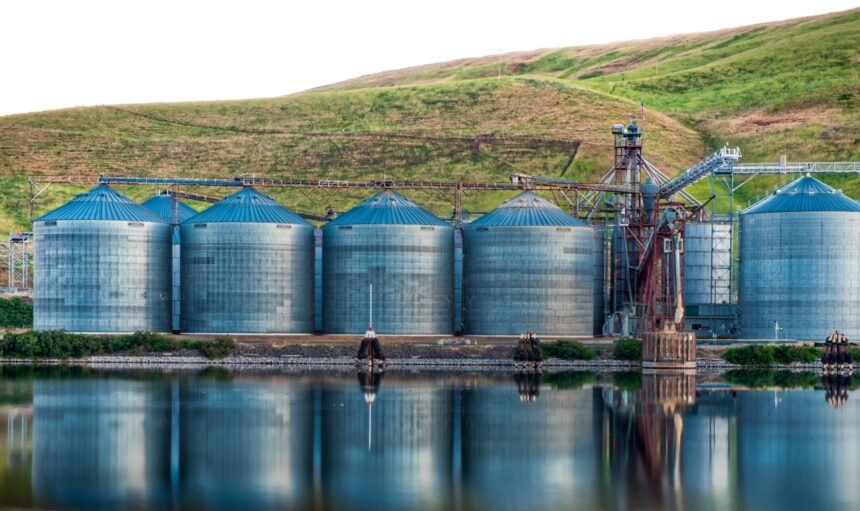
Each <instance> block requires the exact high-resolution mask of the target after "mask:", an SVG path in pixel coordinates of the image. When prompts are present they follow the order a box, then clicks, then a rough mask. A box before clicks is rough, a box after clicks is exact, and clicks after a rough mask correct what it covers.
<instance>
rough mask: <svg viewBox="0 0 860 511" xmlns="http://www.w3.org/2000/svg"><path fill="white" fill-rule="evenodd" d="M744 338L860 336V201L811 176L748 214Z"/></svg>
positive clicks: (743, 230)
mask: <svg viewBox="0 0 860 511" xmlns="http://www.w3.org/2000/svg"><path fill="white" fill-rule="evenodd" d="M740 245H741V246H740V257H741V274H740V302H739V306H740V326H741V335H742V336H743V337H745V338H759V339H772V338H775V337H781V338H789V339H807V340H821V339H824V338H825V337H826V336H827V334H828V333H830V332H832V331H833V330H839V331H841V332H843V333H845V334H846V335H847V336H848V338H849V339H856V338H858V337H860V314H858V313H857V311H858V310H860V203H858V202H857V201H855V200H853V199H850V198H848V197H846V196H845V195H843V194H842V192H840V191H837V190H834V189H833V188H831V187H829V186H827V185H825V184H824V183H822V182H821V181H819V180H817V179H815V178H813V177H811V176H804V177H801V178H800V179H798V180H796V181H794V182H792V183H791V184H789V185H787V186H785V187H783V188H782V189H780V190H779V191H777V192H776V193H775V194H774V195H772V196H770V197H769V198H767V199H765V200H763V201H761V202H759V203H757V204H754V205H753V206H751V207H750V208H748V209H746V210H745V211H743V212H742V213H741V221H740Z"/></svg>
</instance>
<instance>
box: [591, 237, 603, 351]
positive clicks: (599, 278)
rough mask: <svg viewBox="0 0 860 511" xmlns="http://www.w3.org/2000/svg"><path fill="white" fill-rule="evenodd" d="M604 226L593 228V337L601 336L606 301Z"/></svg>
mask: <svg viewBox="0 0 860 511" xmlns="http://www.w3.org/2000/svg"><path fill="white" fill-rule="evenodd" d="M605 286H606V226H604V225H596V226H594V299H593V300H594V330H593V332H592V333H593V334H594V335H603V323H604V321H605V319H606V317H605V308H606V307H605V303H604V302H605V300H606V289H605Z"/></svg>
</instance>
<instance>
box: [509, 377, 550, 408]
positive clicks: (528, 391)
mask: <svg viewBox="0 0 860 511" xmlns="http://www.w3.org/2000/svg"><path fill="white" fill-rule="evenodd" d="M514 381H516V382H517V392H518V393H519V394H520V401H522V402H523V403H532V402H534V401H537V399H538V396H540V384H541V381H543V373H541V372H532V371H529V372H516V373H514Z"/></svg>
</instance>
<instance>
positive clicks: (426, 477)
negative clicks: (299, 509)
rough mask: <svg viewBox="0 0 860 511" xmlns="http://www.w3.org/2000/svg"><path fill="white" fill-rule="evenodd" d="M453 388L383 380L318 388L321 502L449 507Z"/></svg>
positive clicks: (362, 506) (343, 505) (339, 505)
mask: <svg viewBox="0 0 860 511" xmlns="http://www.w3.org/2000/svg"><path fill="white" fill-rule="evenodd" d="M452 400H453V398H452V391H451V390H448V389H443V388H441V387H440V388H428V387H427V386H421V387H409V386H402V385H401V386H397V387H396V388H395V387H393V386H390V385H388V386H387V384H386V382H385V381H383V382H382V385H381V387H380V389H379V392H378V394H377V395H376V400H375V402H374V403H373V407H372V408H370V407H368V405H367V404H366V403H365V399H364V397H363V395H362V393H361V391H360V390H359V388H357V387H356V388H350V389H344V388H339V387H333V388H323V392H322V406H321V408H322V421H321V422H322V428H321V430H322V435H321V446H322V456H321V467H322V474H321V475H322V486H323V495H324V497H323V498H324V499H325V503H324V508H325V509H355V510H365V509H366V510H377V511H381V510H403V509H440V510H441V509H452V502H451V500H450V499H451V493H452V489H451V483H452V481H453V479H454V478H453V474H452V466H453V463H452V457H453V449H452V435H453V427H452V414H451V407H452Z"/></svg>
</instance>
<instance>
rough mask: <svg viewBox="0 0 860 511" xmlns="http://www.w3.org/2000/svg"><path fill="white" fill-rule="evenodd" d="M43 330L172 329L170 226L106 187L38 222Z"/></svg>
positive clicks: (37, 300)
mask: <svg viewBox="0 0 860 511" xmlns="http://www.w3.org/2000/svg"><path fill="white" fill-rule="evenodd" d="M33 233H34V238H35V244H36V247H35V254H34V256H35V257H34V270H35V277H36V280H35V286H34V293H33V294H34V304H35V305H34V311H33V315H34V318H33V327H34V329H36V330H67V331H70V332H134V331H149V332H167V331H169V330H170V318H171V313H170V302H171V300H170V279H169V276H170V258H171V232H170V224H168V223H167V222H165V221H164V220H163V219H162V218H161V217H159V216H158V215H156V214H155V213H153V212H152V211H150V210H148V209H146V208H144V207H141V206H140V205H138V204H136V203H134V202H133V201H132V200H130V199H128V198H126V197H124V196H123V195H121V194H120V193H118V192H116V191H115V190H113V189H111V188H110V187H108V186H105V185H100V186H97V187H96V188H93V189H92V190H90V191H89V192H87V193H84V194H81V195H78V196H77V197H75V198H74V199H73V200H72V201H70V202H68V203H66V204H65V205H63V206H60V207H59V208H57V209H55V210H53V211H51V212H50V213H48V214H46V215H44V216H42V217H40V218H37V219H36V220H35V221H34V222H33Z"/></svg>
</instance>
